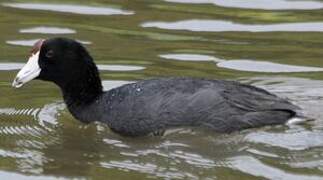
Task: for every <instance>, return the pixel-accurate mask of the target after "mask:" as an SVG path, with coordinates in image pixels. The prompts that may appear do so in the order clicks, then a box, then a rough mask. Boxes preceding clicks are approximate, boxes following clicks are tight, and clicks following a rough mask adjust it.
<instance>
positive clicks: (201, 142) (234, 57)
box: [0, 0, 323, 180]
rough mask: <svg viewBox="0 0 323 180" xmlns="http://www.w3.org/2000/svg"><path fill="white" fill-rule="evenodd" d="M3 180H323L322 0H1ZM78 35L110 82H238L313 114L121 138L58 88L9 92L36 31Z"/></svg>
mask: <svg viewBox="0 0 323 180" xmlns="http://www.w3.org/2000/svg"><path fill="white" fill-rule="evenodd" d="M0 2H1V4H0V34H1V35H0V178H1V179H56V178H58V177H59V178H62V179H65V178H66V179H70V178H80V179H145V178H157V179H159V178H164V179H293V180H295V179H323V112H322V109H323V72H322V71H323V50H322V49H323V1H318V0H316V1H310V0H308V1H306V0H301V1H294V0H272V1H267V0H250V1H246V2H244V1H235V0H226V1H222V0H164V1H163V0H95V1H80V0H79V1H77V0H68V1H65V0H64V1H63V0H61V1H59V0H56V1H40V0H39V1H23V0H20V1H19V0H18V1H0ZM55 36H64V37H70V38H74V39H78V40H79V41H81V42H83V43H84V44H85V46H86V47H87V48H88V49H89V51H90V52H91V54H92V56H93V57H94V58H95V61H96V62H97V64H99V68H100V70H101V76H102V79H103V81H104V82H103V84H104V86H105V89H109V88H112V87H116V86H119V85H121V84H124V83H128V82H132V81H136V80H140V79H147V78H152V77H162V76H193V77H205V78H214V79H233V80H237V81H241V82H245V83H250V84H253V85H256V86H259V87H263V88H265V89H267V90H269V91H271V92H273V93H276V94H278V95H279V96H282V97H286V98H289V99H290V100H291V101H292V102H294V103H295V104H297V105H299V106H301V107H302V108H303V109H304V112H305V113H306V114H308V115H309V116H311V117H314V118H315V119H316V120H315V121H313V122H311V123H308V124H306V125H294V126H291V127H286V126H276V127H265V128H260V129H252V130H246V131H242V132H239V133H234V134H229V135H221V134H215V133H213V132H201V131H199V130H190V129H179V130H176V131H174V132H169V133H168V134H167V135H165V136H164V137H143V138H135V139H134V138H125V137H121V136H119V135H117V134H114V133H112V132H111V131H110V130H109V128H108V127H107V126H106V125H103V124H98V123H97V124H95V123H94V124H91V125H84V124H82V123H80V122H78V121H76V120H75V119H74V118H73V117H72V116H71V115H70V114H69V112H68V111H67V109H66V108H65V106H64V104H63V102H62V98H61V95H60V91H59V89H58V88H57V87H56V86H54V85H53V84H50V83H47V82H40V81H33V82H32V83H29V84H28V85H26V86H25V87H24V88H22V89H19V90H16V89H13V88H11V82H12V80H13V78H14V76H15V74H16V73H17V70H18V69H19V68H20V67H21V66H22V64H23V63H25V62H26V57H27V56H28V51H29V49H30V45H31V44H33V42H35V40H37V39H39V38H49V37H55Z"/></svg>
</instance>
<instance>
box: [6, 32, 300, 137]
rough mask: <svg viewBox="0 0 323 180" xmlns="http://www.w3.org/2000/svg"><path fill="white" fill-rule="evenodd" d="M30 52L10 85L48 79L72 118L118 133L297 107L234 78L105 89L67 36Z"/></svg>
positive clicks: (270, 118) (257, 117)
mask: <svg viewBox="0 0 323 180" xmlns="http://www.w3.org/2000/svg"><path fill="white" fill-rule="evenodd" d="M31 53H32V55H31V57H30V58H29V60H28V62H27V64H26V65H25V66H24V67H23V68H22V69H21V70H20V72H19V73H18V74H17V77H16V78H15V80H14V82H13V84H12V85H13V86H14V87H16V88H19V87H21V86H22V85H23V84H25V83H27V82H28V81H30V80H32V79H41V80H45V81H52V82H54V83H55V84H57V85H58V86H59V87H60V89H61V91H62V94H63V97H64V101H65V103H66V105H67V107H68V109H69V111H70V112H71V113H72V115H73V116H74V117H75V118H76V119H78V120H80V121H82V122H85V123H89V122H92V121H100V122H104V123H106V124H107V125H108V126H109V127H110V128H111V129H112V130H113V131H114V132H117V133H119V134H121V135H126V136H141V135H147V134H151V133H156V132H162V131H164V130H166V129H169V128H176V127H182V126H186V127H187V126H199V127H207V128H210V129H213V130H214V131H216V132H225V133H228V132H233V131H237V130H242V129H246V128H253V127H260V126H265V125H275V124H284V123H286V122H287V121H288V120H290V119H292V118H296V117H298V113H297V111H298V110H299V108H298V107H297V106H295V105H293V104H291V103H290V102H288V101H286V100H284V99H282V98H279V97H277V96H276V95H273V94H271V93H269V92H267V91H265V90H263V89H260V88H257V87H253V86H250V85H245V84H240V83H237V82H232V81H224V80H207V79H194V78H160V79H149V80H144V81H138V82H136V83H132V84H128V85H124V86H121V87H118V88H115V89H112V90H109V91H106V92H104V91H103V90H102V84H101V79H100V76H99V72H98V69H97V67H96V65H95V63H94V62H93V59H92V57H91V56H90V55H89V53H88V52H87V50H86V49H85V48H84V47H83V46H82V45H81V44H80V43H78V42H76V41H74V40H71V39H66V38H52V39H47V40H40V41H38V42H37V43H35V45H34V47H33V49H32V52H31Z"/></svg>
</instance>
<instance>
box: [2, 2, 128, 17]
mask: <svg viewBox="0 0 323 180" xmlns="http://www.w3.org/2000/svg"><path fill="white" fill-rule="evenodd" d="M2 5H3V6H5V7H11V8H18V9H30V10H45V11H54V12H64V13H73V14H83V15H132V14H134V12H133V11H126V10H121V9H115V8H110V7H94V6H84V5H72V4H65V5H64V4H45V3H42V4H40V3H38V4H37V3H3V4H2Z"/></svg>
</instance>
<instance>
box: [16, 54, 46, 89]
mask: <svg viewBox="0 0 323 180" xmlns="http://www.w3.org/2000/svg"><path fill="white" fill-rule="evenodd" d="M38 60H39V51H38V52H37V53H35V54H33V55H32V56H31V57H30V58H29V59H28V62H27V64H26V65H25V66H24V67H23V68H22V69H21V70H20V71H19V72H18V74H17V76H16V78H15V80H14V81H13V83H12V86H13V87H15V88H20V87H21V86H23V85H24V84H25V83H27V82H29V81H31V80H33V79H35V78H36V77H37V76H39V73H40V71H41V69H40V67H39V64H38Z"/></svg>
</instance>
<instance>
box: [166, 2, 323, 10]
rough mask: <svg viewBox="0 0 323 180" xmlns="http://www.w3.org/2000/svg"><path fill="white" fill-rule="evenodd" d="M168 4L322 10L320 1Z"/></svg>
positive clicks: (322, 4) (322, 5) (322, 6)
mask: <svg viewBox="0 0 323 180" xmlns="http://www.w3.org/2000/svg"><path fill="white" fill-rule="evenodd" d="M165 1H167V2H177V3H189V4H215V5H217V6H223V7H228V8H247V9H264V10H289V9H290V10H292V9H295V10H310V9H322V8H323V3H322V2H320V1H304V0H299V1H289V0H270V1H268V0H248V1H244V0H165Z"/></svg>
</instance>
